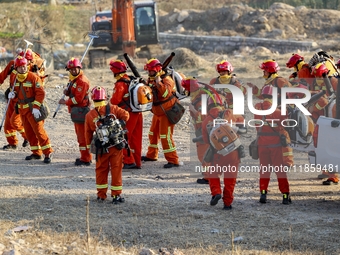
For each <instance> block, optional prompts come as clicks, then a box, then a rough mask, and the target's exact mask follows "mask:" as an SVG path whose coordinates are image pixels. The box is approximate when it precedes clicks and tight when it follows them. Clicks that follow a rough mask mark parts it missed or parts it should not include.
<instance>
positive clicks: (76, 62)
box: [66, 58, 83, 70]
mask: <svg viewBox="0 0 340 255" xmlns="http://www.w3.org/2000/svg"><path fill="white" fill-rule="evenodd" d="M75 67H79V68H83V66H82V65H81V62H80V60H79V59H78V58H71V59H70V60H69V61H68V62H67V65H66V69H67V70H69V69H71V68H75Z"/></svg>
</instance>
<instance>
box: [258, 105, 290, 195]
mask: <svg viewBox="0 0 340 255" xmlns="http://www.w3.org/2000/svg"><path fill="white" fill-rule="evenodd" d="M271 105H272V102H271V100H269V99H265V100H264V102H263V103H258V104H256V105H255V108H256V109H258V110H261V109H263V110H267V109H269V108H271ZM254 119H256V120H259V124H258V126H259V125H260V123H262V122H261V120H263V117H262V116H259V115H255V116H254ZM266 119H267V120H268V121H266ZM270 119H277V120H275V121H273V123H272V121H271V120H270ZM285 119H287V116H282V115H281V111H280V110H279V109H276V110H275V111H274V112H273V113H272V114H269V115H266V116H265V118H264V120H263V122H264V125H263V126H262V129H261V132H260V133H258V146H259V159H260V192H263V191H267V190H268V185H269V181H270V174H271V172H272V171H271V170H270V169H269V166H270V167H275V166H276V167H277V168H276V169H274V170H275V173H276V176H277V179H278V183H279V189H280V191H281V193H282V194H284V193H289V183H288V179H287V173H286V172H285V171H284V168H283V166H286V163H285V162H284V151H283V146H282V145H281V143H280V136H279V134H284V135H285V136H286V139H289V136H288V133H287V131H286V130H285V129H284V127H283V126H281V121H282V120H285ZM269 125H271V126H272V128H271V127H270V126H269ZM256 129H257V131H258V132H259V129H260V128H259V127H257V128H256ZM273 129H274V130H275V132H274V130H273ZM291 163H293V162H291ZM265 167H266V168H265Z"/></svg>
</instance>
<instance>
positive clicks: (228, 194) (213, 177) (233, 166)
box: [202, 107, 243, 206]
mask: <svg viewBox="0 0 340 255" xmlns="http://www.w3.org/2000/svg"><path fill="white" fill-rule="evenodd" d="M223 110H224V108H222V107H214V108H212V109H210V110H209V114H208V115H207V117H206V118H205V119H204V121H203V123H202V135H203V141H204V143H206V144H210V142H209V134H208V131H207V125H208V123H209V122H212V121H213V119H215V118H217V117H218V115H219V113H220V112H221V111H223ZM224 119H226V120H228V122H229V123H230V121H233V122H234V123H235V122H241V121H242V119H243V117H242V116H239V115H233V111H232V110H231V109H227V110H225V113H224ZM239 164H240V157H239V154H238V150H234V151H232V152H231V153H229V154H227V155H226V156H223V155H220V154H218V153H215V154H214V157H213V161H212V163H211V166H216V169H217V166H220V167H223V166H224V167H227V168H226V169H225V170H223V173H224V177H223V182H224V189H223V202H224V205H226V206H230V205H231V204H232V202H233V200H234V188H235V184H236V178H237V173H238V167H239ZM208 173H209V186H210V191H211V195H212V196H216V195H217V194H222V190H221V182H220V178H219V175H220V174H221V172H218V171H217V172H212V173H210V172H208Z"/></svg>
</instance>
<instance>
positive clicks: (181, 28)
mask: <svg viewBox="0 0 340 255" xmlns="http://www.w3.org/2000/svg"><path fill="white" fill-rule="evenodd" d="M176 31H177V32H178V33H182V32H185V28H184V27H183V25H182V24H178V26H177V27H176Z"/></svg>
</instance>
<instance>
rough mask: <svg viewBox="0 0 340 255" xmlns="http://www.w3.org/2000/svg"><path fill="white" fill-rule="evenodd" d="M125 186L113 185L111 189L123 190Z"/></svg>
mask: <svg viewBox="0 0 340 255" xmlns="http://www.w3.org/2000/svg"><path fill="white" fill-rule="evenodd" d="M122 189H123V186H111V190H122Z"/></svg>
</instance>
